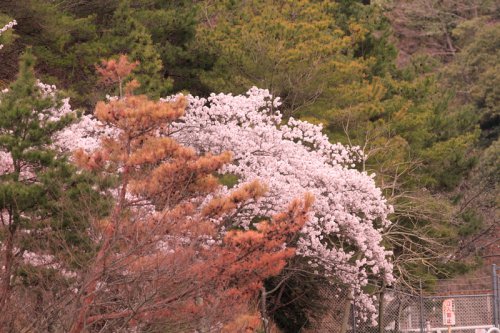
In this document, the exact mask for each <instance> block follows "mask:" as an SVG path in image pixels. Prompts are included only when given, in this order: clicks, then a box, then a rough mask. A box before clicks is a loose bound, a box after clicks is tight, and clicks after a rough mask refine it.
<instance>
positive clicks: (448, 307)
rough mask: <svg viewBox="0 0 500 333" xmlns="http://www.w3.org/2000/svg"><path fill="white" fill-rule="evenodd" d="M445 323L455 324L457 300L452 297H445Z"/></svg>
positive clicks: (447, 324) (446, 324)
mask: <svg viewBox="0 0 500 333" xmlns="http://www.w3.org/2000/svg"><path fill="white" fill-rule="evenodd" d="M443 325H445V326H452V325H455V302H454V300H453V299H452V298H449V299H445V300H444V302H443Z"/></svg>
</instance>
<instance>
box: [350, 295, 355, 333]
mask: <svg viewBox="0 0 500 333" xmlns="http://www.w3.org/2000/svg"><path fill="white" fill-rule="evenodd" d="M351 332H352V333H356V305H355V304H354V300H353V301H352V330H351Z"/></svg>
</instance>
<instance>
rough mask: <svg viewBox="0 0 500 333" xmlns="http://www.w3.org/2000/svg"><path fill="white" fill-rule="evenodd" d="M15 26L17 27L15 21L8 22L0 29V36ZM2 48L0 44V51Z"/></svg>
mask: <svg viewBox="0 0 500 333" xmlns="http://www.w3.org/2000/svg"><path fill="white" fill-rule="evenodd" d="M15 25H17V21H16V20H12V21H10V22H9V23H7V24H6V25H4V26H3V27H2V28H1V29H0V36H1V35H2V34H3V33H4V32H6V31H7V30H9V29H12V27H14V26H15ZM2 48H3V44H0V50H1V49H2Z"/></svg>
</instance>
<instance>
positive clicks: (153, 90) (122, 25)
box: [103, 0, 172, 98]
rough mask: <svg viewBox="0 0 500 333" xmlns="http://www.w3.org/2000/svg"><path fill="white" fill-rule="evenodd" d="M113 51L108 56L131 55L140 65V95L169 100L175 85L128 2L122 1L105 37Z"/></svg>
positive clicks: (138, 74) (137, 68) (107, 45)
mask: <svg viewBox="0 0 500 333" xmlns="http://www.w3.org/2000/svg"><path fill="white" fill-rule="evenodd" d="M103 42H104V44H105V45H106V47H108V48H109V50H108V51H107V53H108V54H107V55H108V56H111V55H118V54H128V55H129V57H130V59H131V60H133V61H138V62H139V66H137V67H136V69H135V70H134V75H135V77H136V79H137V80H138V81H139V83H140V88H139V90H138V92H141V93H146V94H147V95H148V96H151V97H153V98H159V97H160V96H166V95H167V94H168V93H169V92H170V91H171V89H172V82H171V80H169V79H166V78H165V77H164V76H165V70H164V68H163V65H162V61H161V58H160V55H159V53H158V51H157V49H156V46H155V45H154V44H153V41H152V39H151V35H150V33H149V32H148V31H147V29H146V28H145V27H144V26H143V25H142V24H141V23H140V22H139V21H138V20H137V19H135V18H134V17H133V16H132V9H131V7H130V3H129V1H128V0H126V1H122V2H121V3H120V5H119V6H118V8H117V9H116V11H115V12H114V14H113V18H112V20H111V24H110V30H109V31H108V32H107V33H106V34H105V35H104V36H103Z"/></svg>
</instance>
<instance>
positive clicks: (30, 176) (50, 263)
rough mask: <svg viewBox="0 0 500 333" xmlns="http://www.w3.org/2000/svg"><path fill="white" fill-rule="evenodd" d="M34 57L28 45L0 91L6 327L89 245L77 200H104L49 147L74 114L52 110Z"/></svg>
mask: <svg viewBox="0 0 500 333" xmlns="http://www.w3.org/2000/svg"><path fill="white" fill-rule="evenodd" d="M34 65H35V59H34V57H33V55H32V53H31V51H30V50H29V49H28V50H27V51H26V52H25V54H24V55H23V56H22V57H21V60H20V70H19V74H18V77H17V80H16V81H15V82H13V83H12V84H11V85H10V87H9V89H8V91H6V92H2V94H1V95H0V180H1V182H0V219H1V222H2V224H1V226H0V244H1V245H2V246H1V247H0V248H1V252H0V253H1V269H0V274H1V275H0V311H1V312H2V314H3V315H2V318H1V319H0V326H1V327H10V328H11V329H12V330H19V327H17V326H12V325H15V324H16V322H15V321H13V319H14V318H16V317H18V318H22V317H24V315H25V311H27V310H28V309H29V308H30V306H36V304H39V303H40V302H42V303H43V302H45V303H46V305H48V304H51V302H52V301H54V298H57V296H56V295H58V294H59V291H63V292H64V290H66V288H67V286H66V287H64V285H65V283H66V282H64V281H65V278H64V277H63V276H62V275H61V274H63V273H62V272H64V271H68V270H71V269H72V268H73V267H74V265H79V264H81V263H82V262H84V261H85V260H86V258H85V257H86V255H85V252H90V253H91V252H92V251H93V247H92V246H91V244H90V243H89V238H88V235H86V228H87V227H88V224H87V222H88V221H87V220H86V219H87V218H88V215H86V214H87V213H88V211H86V209H85V208H84V207H85V205H87V204H88V205H91V204H92V202H94V203H96V202H99V201H101V203H102V205H99V204H97V205H96V206H95V207H94V208H93V209H94V211H93V213H94V212H96V211H99V209H100V208H103V206H105V201H103V200H101V199H100V197H99V195H98V194H97V193H96V192H95V191H94V190H92V189H91V187H92V185H93V182H92V181H91V180H90V179H89V178H88V177H87V176H86V175H85V174H84V173H81V174H79V175H77V174H76V172H75V171H76V170H75V168H74V167H71V165H70V164H68V162H67V161H66V158H65V157H64V156H63V155H61V154H58V153H57V152H56V151H55V150H54V149H53V148H52V147H51V144H52V137H53V135H54V134H55V133H56V132H57V131H59V130H61V129H63V128H64V127H65V126H67V125H68V124H69V123H70V122H71V121H72V119H73V118H74V115H73V114H72V113H71V112H69V113H67V114H62V113H61V114H58V112H59V111H60V109H59V107H60V106H61V104H60V100H59V98H58V96H57V95H56V94H51V93H50V92H47V91H45V90H44V88H43V85H41V84H40V83H38V82H37V81H36V79H35V76H34ZM92 198H93V199H92ZM93 200H95V201H93ZM69 247H73V248H74V249H75V253H71V254H68V252H67V251H66V249H67V248H69ZM79 251H82V252H81V253H79ZM58 283H60V284H59V285H58ZM51 289H52V291H53V292H54V293H48V290H51ZM19 294H21V295H24V296H22V297H23V301H21V300H20V299H19V296H18V295H19ZM39 305H40V304H39ZM39 305H38V306H39ZM28 318H30V317H29V316H28ZM34 318H39V317H37V316H36V315H33V314H32V315H31V319H34ZM17 323H18V322H17Z"/></svg>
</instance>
